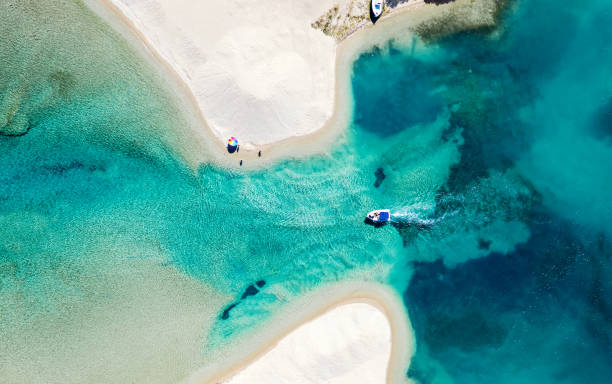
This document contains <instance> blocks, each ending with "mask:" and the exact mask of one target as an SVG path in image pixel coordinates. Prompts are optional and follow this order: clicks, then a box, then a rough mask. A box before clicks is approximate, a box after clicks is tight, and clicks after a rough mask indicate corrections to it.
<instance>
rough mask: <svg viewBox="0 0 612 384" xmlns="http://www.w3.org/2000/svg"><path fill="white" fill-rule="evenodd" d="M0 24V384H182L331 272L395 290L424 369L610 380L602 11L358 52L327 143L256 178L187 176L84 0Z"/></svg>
mask: <svg viewBox="0 0 612 384" xmlns="http://www.w3.org/2000/svg"><path fill="white" fill-rule="evenodd" d="M0 32H1V33H2V36H3V38H2V40H1V41H0V63H2V65H1V66H0V95H1V99H0V162H1V163H2V165H3V166H2V167H0V362H2V364H1V365H0V376H2V377H3V378H4V379H5V382H8V383H23V382H32V383H34V382H47V383H68V382H75V383H79V382H116V381H120V382H128V381H129V382H148V383H151V382H172V381H178V380H179V379H180V378H182V377H185V376H186V375H188V374H189V373H190V372H193V371H194V370H195V369H196V368H197V367H198V366H202V365H205V364H206V362H207V361H209V360H208V359H210V358H211V356H214V352H215V351H216V350H218V349H219V348H221V347H222V346H223V345H225V344H227V343H234V342H239V341H240V337H241V336H242V335H245V334H248V333H249V332H257V329H258V327H261V326H265V324H266V319H268V318H269V317H270V315H271V314H274V313H276V312H278V311H279V310H280V309H282V308H283V306H284V305H285V304H287V303H290V302H292V300H295V299H296V298H299V297H302V296H303V295H305V294H307V293H309V292H311V291H312V290H313V289H315V288H317V287H320V286H322V285H324V284H326V283H334V282H338V281H346V280H368V281H377V282H382V283H385V284H389V285H391V286H392V287H393V288H394V289H396V290H397V291H398V292H400V293H402V295H403V297H404V300H405V309H406V310H407V311H408V313H409V315H410V318H411V321H412V323H413V327H414V329H415V334H416V340H417V352H416V355H415V357H414V359H413V362H412V364H411V366H410V367H409V368H407V371H406V375H407V377H410V378H412V379H415V380H417V381H418V382H422V383H480V382H482V383H490V382H499V383H559V382H563V383H585V382H589V383H608V382H610V380H611V378H612V352H611V351H612V334H611V333H612V242H611V238H612V225H611V224H612V220H611V219H610V217H611V215H612V203H611V201H610V199H609V196H610V192H611V191H612V178H611V177H610V176H612V46H611V45H610V44H609V42H610V41H611V40H612V11H611V10H610V8H609V6H608V4H607V1H604V0H586V1H584V2H582V3H580V4H578V3H576V2H573V3H572V2H567V3H559V2H555V1H551V0H540V1H535V0H521V1H515V2H511V3H510V5H509V6H508V7H507V8H506V9H505V10H504V11H503V12H502V13H501V19H500V24H499V26H498V27H496V28H494V29H487V30H478V31H471V32H462V33H458V34H454V35H451V36H446V37H437V38H436V39H429V38H428V36H422V38H423V39H424V40H423V39H421V38H419V37H415V38H414V39H413V43H412V44H411V45H408V46H407V45H406V43H405V41H404V42H402V43H401V44H399V43H396V42H395V41H394V40H391V41H389V43H388V44H387V45H386V46H384V47H380V48H377V49H374V50H372V51H369V52H365V53H364V54H363V55H361V56H360V57H359V59H358V60H357V61H356V62H355V64H354V68H353V75H352V86H353V97H354V104H355V108H354V112H353V119H352V122H351V125H350V126H349V127H348V128H347V130H346V132H345V133H344V134H343V135H342V137H341V138H339V140H338V143H337V145H335V146H334V148H333V150H332V152H331V153H330V154H328V155H321V156H315V157H313V158H310V159H308V160H300V161H284V162H281V163H278V164H276V165H274V166H272V167H271V168H268V169H263V170H259V171H241V170H226V169H220V168H217V167H215V166H212V165H207V164H203V165H202V166H201V167H200V168H199V170H198V172H197V173H196V174H193V172H191V170H189V169H188V167H187V166H186V165H185V164H184V161H183V159H182V158H181V157H180V156H179V155H177V153H179V152H178V151H177V146H178V145H180V143H181V140H182V139H181V138H182V136H183V135H184V132H183V131H182V126H183V125H184V124H185V121H184V119H183V118H182V117H181V113H182V112H181V110H180V108H179V106H178V105H176V102H175V101H174V100H173V98H172V97H171V95H170V94H169V93H167V92H166V91H165V88H164V87H165V83H164V80H163V78H161V77H160V76H158V75H157V74H156V72H155V71H154V70H153V69H152V68H150V67H149V66H148V65H147V64H146V63H144V62H143V61H142V59H141V58H140V57H139V56H138V55H137V54H136V53H134V52H133V51H131V49H130V48H129V47H128V46H127V44H126V43H125V42H123V40H122V39H121V37H120V36H118V35H117V34H116V33H114V32H113V31H112V29H111V28H110V27H108V26H106V25H105V24H104V23H103V22H101V21H100V20H99V19H97V18H96V17H95V16H94V15H93V14H91V13H90V12H89V11H88V10H87V8H86V7H85V6H84V5H83V4H82V3H80V2H78V1H77V2H74V1H68V0H62V1H47V0H44V1H14V2H13V1H8V0H2V1H0ZM406 33H409V31H406ZM380 105H382V106H384V108H383V113H378V111H379V107H378V106H380ZM373 106H376V108H374V107H373ZM264 155H265V154H264ZM379 207H389V208H391V210H392V213H393V223H392V224H391V225H389V226H386V227H382V228H374V227H371V226H367V225H365V224H364V223H363V217H364V214H365V213H366V212H367V211H369V210H370V209H373V208H379Z"/></svg>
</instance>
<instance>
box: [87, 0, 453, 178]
mask: <svg viewBox="0 0 612 384" xmlns="http://www.w3.org/2000/svg"><path fill="white" fill-rule="evenodd" d="M116 1H117V0H84V2H85V4H86V5H87V6H88V7H89V8H90V9H91V10H92V11H94V12H95V13H96V14H97V15H98V16H100V17H101V18H102V19H104V20H105V21H106V22H107V23H109V24H110V25H111V26H112V27H113V28H114V29H115V30H116V31H118V32H119V33H120V34H121V35H122V36H123V37H124V38H126V40H127V41H128V42H129V43H130V44H131V45H132V46H134V47H135V48H136V49H137V50H138V51H139V52H140V53H141V54H143V56H144V57H145V58H147V59H148V60H149V61H150V62H151V63H152V64H153V65H154V67H156V68H157V69H158V71H159V73H160V76H164V75H165V77H166V83H167V85H168V86H169V88H170V89H172V91H173V93H174V95H175V96H176V97H177V99H178V100H179V105H180V106H181V107H183V108H186V115H187V116H188V118H190V121H189V127H186V129H185V131H184V132H181V135H183V136H184V138H181V139H180V140H179V141H180V143H179V144H178V145H177V146H176V149H177V151H178V152H179V153H180V154H181V155H182V156H183V158H185V159H186V162H187V163H188V164H189V165H190V166H191V167H192V168H194V169H196V168H197V167H198V166H199V165H200V164H201V163H205V162H213V163H215V164H217V165H220V166H223V167H231V168H237V167H238V163H239V161H240V160H243V168H245V169H250V168H260V167H265V166H268V165H270V164H272V163H274V162H276V161H278V160H279V159H285V158H303V157H307V156H311V155H313V154H325V153H327V152H329V151H328V150H329V148H330V147H331V145H332V144H333V143H335V142H336V141H341V140H342V132H343V131H344V130H345V129H346V127H347V126H348V124H349V122H350V116H351V112H352V108H353V106H352V98H351V97H350V93H351V82H350V77H351V72H352V71H351V67H352V64H353V62H354V60H355V59H356V58H357V57H358V55H359V54H361V53H362V52H364V51H367V50H368V49H371V48H372V47H374V46H377V45H378V46H384V45H385V44H386V43H387V42H388V41H389V40H390V39H402V40H409V39H408V37H407V35H406V32H407V29H408V28H409V27H410V26H411V25H415V24H416V23H418V22H420V21H422V20H425V19H427V18H429V17H432V15H435V14H436V13H438V12H440V11H441V10H443V9H444V7H445V6H444V5H442V6H436V5H431V4H425V3H424V2H423V0H414V1H412V2H408V3H404V4H402V5H400V6H398V7H396V8H394V9H393V11H392V12H389V13H388V14H384V15H383V17H381V19H380V20H378V22H377V23H376V25H366V26H364V27H361V28H359V29H358V30H356V31H354V32H352V33H351V34H350V37H348V38H346V39H344V40H343V41H341V42H340V43H339V44H337V46H335V48H334V49H335V60H334V63H333V74H334V75H333V76H332V79H330V81H332V82H333V85H334V86H333V102H332V103H331V104H330V109H331V116H330V117H329V118H328V119H327V120H326V121H325V122H324V123H323V124H322V125H320V126H316V127H313V129H312V131H311V132H308V133H305V134H296V132H292V131H287V132H286V135H285V136H284V137H283V138H281V139H275V140H274V141H273V142H268V143H262V144H258V145H256V146H252V145H251V146H245V147H241V151H240V152H239V153H235V154H229V153H227V151H226V150H225V138H222V137H220V136H219V135H215V133H214V132H213V129H211V128H210V126H209V124H208V123H207V117H206V116H204V114H203V112H202V110H201V108H200V104H199V103H198V100H197V98H196V96H195V94H194V91H193V89H192V87H191V86H190V85H189V84H188V82H187V81H186V79H185V76H184V75H181V74H180V73H179V71H177V69H176V68H175V67H176V63H173V62H172V61H171V60H170V59H169V58H168V57H166V56H164V55H163V54H162V53H160V51H159V50H158V49H157V48H156V45H155V43H153V42H151V41H149V40H148V39H147V37H146V36H145V35H144V34H143V32H142V31H141V30H140V29H139V27H138V25H136V24H134V22H133V20H132V19H131V18H130V17H129V16H127V15H126V14H125V9H123V8H119V7H117V5H116V3H115V2H116ZM309 28H310V26H309ZM330 39H331V37H330ZM249 147H251V148H249ZM260 150H261V151H262V153H263V156H262V157H261V158H259V157H258V156H257V153H258V151H260Z"/></svg>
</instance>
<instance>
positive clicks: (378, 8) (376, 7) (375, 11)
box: [372, 0, 384, 18]
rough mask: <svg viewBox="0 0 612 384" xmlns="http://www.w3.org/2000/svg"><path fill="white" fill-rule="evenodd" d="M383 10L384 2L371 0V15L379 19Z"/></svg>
mask: <svg viewBox="0 0 612 384" xmlns="http://www.w3.org/2000/svg"><path fill="white" fill-rule="evenodd" d="M383 8H384V0H372V15H374V17H376V18H377V17H379V16H380V15H381V14H382V11H383Z"/></svg>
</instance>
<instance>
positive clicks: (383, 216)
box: [366, 209, 391, 224]
mask: <svg viewBox="0 0 612 384" xmlns="http://www.w3.org/2000/svg"><path fill="white" fill-rule="evenodd" d="M366 220H367V221H369V222H371V223H374V224H382V223H386V222H388V221H389V220H391V212H390V211H389V210H388V209H377V210H375V211H372V212H370V213H368V214H367V216H366Z"/></svg>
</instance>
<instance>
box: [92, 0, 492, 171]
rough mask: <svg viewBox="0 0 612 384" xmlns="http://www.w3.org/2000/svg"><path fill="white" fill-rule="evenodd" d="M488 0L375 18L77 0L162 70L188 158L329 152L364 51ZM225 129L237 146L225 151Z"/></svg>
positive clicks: (329, 7)
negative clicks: (183, 114)
mask: <svg viewBox="0 0 612 384" xmlns="http://www.w3.org/2000/svg"><path fill="white" fill-rule="evenodd" d="M493 1H494V0H477V1H472V0H456V1H455V2H451V3H447V4H442V5H435V4H426V3H425V2H424V1H423V0H409V1H407V2H405V3H402V4H400V5H398V6H397V7H395V8H389V7H387V8H386V9H385V12H384V13H383V15H382V17H381V18H380V19H379V20H378V21H377V23H376V24H375V25H374V24H372V22H371V21H370V18H369V0H322V1H318V2H313V1H304V0H287V1H284V2H273V1H271V0H264V1H259V2H253V1H248V0H228V1H226V2H223V3H222V4H220V3H218V2H213V1H212V0H200V1H190V0H84V2H85V4H86V5H87V6H88V7H89V8H90V9H91V10H92V11H94V12H95V13H96V14H98V15H99V16H100V17H102V18H103V19H104V20H105V21H107V22H108V23H109V24H110V25H111V26H112V27H113V28H115V29H116V30H117V31H118V32H119V33H121V34H122V35H123V36H124V37H125V38H126V40H128V42H130V43H131V44H132V45H133V46H134V47H135V48H136V49H137V50H139V51H140V52H141V53H142V54H143V55H144V56H147V58H148V59H150V61H151V62H152V63H153V64H154V66H156V67H158V68H159V70H160V73H163V74H164V75H166V77H168V83H169V88H172V89H173V91H174V93H175V95H176V96H177V98H178V99H180V100H181V102H180V103H181V105H182V106H183V107H185V109H186V111H187V115H188V116H189V117H190V118H193V121H192V122H191V123H190V126H189V127H185V132H183V134H184V135H185V137H184V138H179V139H177V141H178V142H179V144H177V145H176V146H177V149H178V150H179V151H180V152H181V154H182V155H183V156H184V157H185V159H186V160H187V161H188V162H189V163H190V164H191V165H192V167H194V168H196V167H197V166H198V165H199V164H200V163H202V162H206V161H214V162H215V163H217V164H220V165H222V166H226V167H237V166H238V160H239V159H238V158H240V159H244V161H245V163H244V165H245V168H255V167H262V166H266V165H269V164H270V163H272V162H274V161H276V160H278V159H279V158H287V157H302V156H309V155H312V154H315V153H325V152H326V150H327V149H328V148H329V146H330V145H331V143H332V142H334V140H336V139H337V138H338V136H339V135H340V134H341V132H342V131H343V130H344V129H345V128H346V127H347V125H348V123H349V119H350V113H351V108H352V105H351V100H350V96H349V95H350V74H351V70H350V69H351V66H352V63H353V61H354V59H355V58H356V57H357V56H358V55H359V54H360V53H361V52H363V51H364V50H367V49H369V48H371V47H373V46H375V45H381V46H382V45H385V44H386V43H387V42H388V41H389V40H390V39H394V40H397V39H399V40H405V41H407V42H410V43H411V44H414V43H415V42H414V41H413V40H412V33H411V32H410V28H411V27H414V26H416V25H418V24H419V23H422V22H424V21H426V20H428V19H433V18H436V17H438V18H442V19H443V20H442V22H446V21H447V22H448V23H449V24H452V25H453V28H461V27H460V26H461V25H462V23H464V22H466V24H465V25H466V28H469V27H474V26H479V25H491V23H492V22H493V19H494V17H493V14H494V8H495V7H494V6H492V5H491V3H492V2H493ZM451 11H452V12H451ZM366 13H368V14H367V15H366ZM451 13H452V14H451ZM454 14H458V15H460V18H461V20H456V19H454V18H453V17H454V16H453V15H454ZM449 17H450V19H448V18H449ZM447 19H448V20H447ZM322 30H325V31H326V32H327V34H325V33H323V31H322ZM230 136H235V137H237V138H238V139H239V141H240V146H241V151H240V155H239V156H232V155H229V154H228V153H227V151H225V144H226V143H227V139H228V138H229V137H230ZM260 150H262V151H263V153H264V156H263V157H262V158H258V156H257V153H258V151H260ZM254 160H255V161H254Z"/></svg>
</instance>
